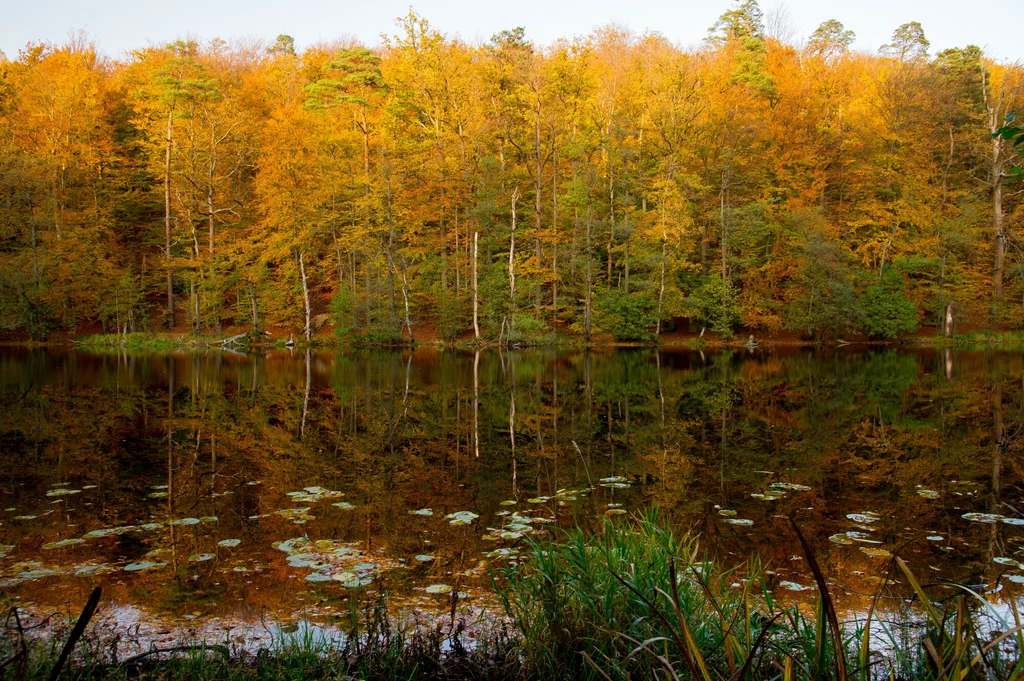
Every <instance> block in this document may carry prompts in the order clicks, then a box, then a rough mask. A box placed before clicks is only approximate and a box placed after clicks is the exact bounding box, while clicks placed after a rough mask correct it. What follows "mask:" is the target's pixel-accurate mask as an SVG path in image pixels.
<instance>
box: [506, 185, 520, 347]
mask: <svg viewBox="0 0 1024 681" xmlns="http://www.w3.org/2000/svg"><path fill="white" fill-rule="evenodd" d="M518 201H519V189H518V188H516V189H513V190H512V237H511V239H509V244H508V288H509V300H510V303H511V312H510V314H509V329H510V330H511V329H513V328H515V319H516V268H515V256H516V202H518Z"/></svg>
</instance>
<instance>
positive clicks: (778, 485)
mask: <svg viewBox="0 0 1024 681" xmlns="http://www.w3.org/2000/svg"><path fill="white" fill-rule="evenodd" d="M768 487H770V488H771V489H789V490H793V491H794V492H809V491H811V488H810V487H808V486H807V485H798V484H796V483H795V482H773V483H772V484H770V485H768Z"/></svg>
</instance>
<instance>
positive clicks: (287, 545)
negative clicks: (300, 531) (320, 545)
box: [271, 537, 309, 553]
mask: <svg viewBox="0 0 1024 681" xmlns="http://www.w3.org/2000/svg"><path fill="white" fill-rule="evenodd" d="M306 544H309V537H295V538H294V539H287V540H285V541H280V542H274V543H273V544H271V546H273V547H274V548H275V549H278V550H280V551H284V552H285V553H290V552H291V551H295V550H296V549H298V548H299V547H300V546H304V545H306Z"/></svg>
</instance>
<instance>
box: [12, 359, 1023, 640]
mask: <svg viewBox="0 0 1024 681" xmlns="http://www.w3.org/2000/svg"><path fill="white" fill-rule="evenodd" d="M1022 409H1024V356H1022V355H1020V354H1010V353H1005V354H1004V353H968V352H960V351H948V350H930V349H929V350H918V351H898V350H870V351H868V350H856V349H852V348H847V349H846V350H843V351H824V352H812V351H798V350H789V351H785V352H781V351H780V352H772V351H768V352H764V351H757V352H754V353H750V352H746V351H744V352H713V353H704V354H701V353H699V352H668V351H661V352H658V351H654V350H636V351H621V350H620V351H615V352H607V353H593V352H591V353H580V352H574V353H559V352H542V351H528V352H527V351H524V352H512V353H498V352H497V351H486V352H481V353H479V354H474V353H443V352H437V351H433V350H417V351H415V352H414V353H408V352H407V353H405V354H398V353H350V354H331V353H320V352H315V353H313V352H310V353H304V352H301V351H297V352H270V353H267V354H260V355H249V356H245V355H238V354H229V353H222V352H217V353H207V354H184V353H182V354H161V355H141V356H131V355H128V356H125V355H118V354H109V355H94V354H86V353H79V352H59V351H52V350H49V351H23V350H11V349H7V350H2V351H0V523H2V524H0V544H2V546H0V556H2V557H0V592H2V593H3V594H5V595H6V596H7V597H8V598H11V599H15V600H16V601H17V602H19V603H22V604H27V603H30V604H35V605H37V606H39V607H54V606H60V605H61V604H73V606H74V607H75V608H77V607H80V604H81V603H84V601H85V600H86V598H87V596H88V592H89V591H90V590H91V589H92V588H93V587H94V586H96V585H97V584H100V585H103V587H104V589H105V594H106V597H107V599H108V600H109V601H111V602H114V603H118V604H122V605H124V606H131V607H132V608H134V609H135V610H136V611H139V612H143V613H146V614H148V615H151V616H153V617H154V618H156V617H159V618H170V619H173V618H183V617H187V618H189V619H192V618H198V619H200V620H202V619H203V618H225V617H227V618H258V617H264V616H267V615H269V616H271V617H274V618H278V619H288V618H291V617H295V616H296V615H297V614H298V613H306V614H310V613H312V614H319V615H322V616H324V617H327V618H329V617H330V616H331V615H332V613H340V612H343V611H344V610H345V609H346V608H347V607H348V604H349V603H350V599H352V598H353V597H354V596H356V597H359V598H365V597H367V596H370V595H372V594H374V593H375V592H377V591H378V590H381V589H384V588H386V589H389V590H391V591H392V593H394V594H396V595H397V597H398V598H404V599H406V602H408V603H413V604H416V603H419V604H421V606H422V607H424V608H429V607H439V608H443V607H444V606H445V604H446V603H447V600H446V599H447V598H448V596H446V595H444V593H440V594H435V593H431V592H435V591H441V592H445V591H447V587H451V588H452V589H454V590H455V591H458V592H462V593H463V594H464V595H465V599H464V600H465V602H469V603H472V602H473V601H474V600H476V601H478V602H481V603H482V602H485V601H487V599H488V593H489V585H490V577H489V567H491V566H495V565H500V564H503V563H504V562H506V561H509V560H511V561H515V560H516V559H517V555H518V552H519V551H520V550H522V547H523V543H524V540H523V537H524V536H525V535H526V534H527V533H530V532H534V533H542V532H551V531H557V530H556V529H555V528H556V527H557V526H562V527H569V526H572V525H573V524H582V525H586V526H594V525H595V524H596V523H598V522H601V521H603V520H604V519H605V518H606V517H612V518H617V519H619V520H621V519H624V518H626V517H628V513H631V512H633V511H635V510H638V509H644V508H650V507H657V508H658V509H660V511H661V512H662V514H663V515H664V516H666V517H667V518H669V519H670V522H671V523H673V525H675V526H676V527H678V528H680V529H687V528H690V529H692V530H693V531H695V532H699V533H700V535H701V537H702V539H701V541H702V545H703V547H704V549H705V550H706V551H707V552H708V553H709V554H711V555H713V556H715V557H718V558H720V559H721V560H723V561H725V562H727V563H739V562H741V561H743V560H746V559H748V558H750V557H752V556H759V557H760V558H761V560H762V561H764V562H766V563H768V565H769V568H770V569H771V570H772V575H773V577H772V578H773V580H774V582H773V585H772V586H773V588H775V589H776V591H777V592H778V593H780V594H783V595H796V593H795V592H792V591H787V587H788V588H793V586H794V585H790V584H788V583H789V582H793V583H795V584H810V583H811V580H810V578H809V577H808V575H807V569H806V565H805V561H804V560H802V559H801V558H799V555H800V550H799V545H798V543H797V541H796V539H795V536H794V534H793V532H792V530H791V529H790V526H789V520H788V518H789V517H791V516H792V517H794V518H796V519H797V522H798V523H799V524H800V525H801V527H802V529H803V531H804V533H805V534H806V535H807V536H808V539H809V540H810V541H811V543H812V545H813V546H814V548H815V550H816V551H817V553H818V557H819V561H820V562H821V563H822V565H823V567H824V568H825V570H826V572H827V573H828V575H829V576H830V578H832V579H833V580H834V581H835V583H836V589H837V592H838V593H839V600H840V603H841V604H844V605H845V606H846V607H851V608H852V607H859V605H860V604H862V603H863V599H864V598H866V596H865V594H870V593H871V592H873V591H875V590H876V589H877V588H878V585H879V584H880V583H882V580H884V579H885V577H886V570H887V567H888V566H889V560H888V555H889V554H898V555H900V556H902V557H904V558H905V559H906V560H907V561H908V562H909V563H910V564H911V565H912V566H913V567H914V568H915V570H916V571H917V572H919V574H921V575H923V576H924V577H923V579H924V580H925V581H928V580H932V581H935V580H940V579H951V580H958V581H962V582H966V583H971V584H986V585H988V588H990V589H991V588H996V587H998V585H1000V584H1002V585H1005V586H1008V587H1010V588H1011V589H1013V588H1015V586H1016V585H1017V584H1019V582H1020V581H1024V569H1022V568H1021V566H1020V565H1019V564H1017V562H1016V561H1024V527H1021V525H1020V524H1019V523H1022V522H1024V521H1020V520H1018V519H1019V518H1021V515H1022V513H1021V512H1024V486H1022V480H1024V465H1022V464H1024V458H1022V456H1021V453H1022V449H1024V445H1022V443H1024V439H1022V438H1021V432H1022V426H1024V412H1022ZM965 514H967V518H965V517H964V515H965ZM972 514H994V515H992V516H988V515H972ZM979 521H980V522H979ZM985 521H992V522H985ZM848 533H850V534H848ZM890 576H891V577H893V578H894V579H895V581H896V582H899V577H898V576H896V575H890ZM784 582H785V583H787V584H783V583H784ZM438 585H444V586H438ZM894 588H899V587H898V585H897V586H895V587H894ZM69 607H70V606H69Z"/></svg>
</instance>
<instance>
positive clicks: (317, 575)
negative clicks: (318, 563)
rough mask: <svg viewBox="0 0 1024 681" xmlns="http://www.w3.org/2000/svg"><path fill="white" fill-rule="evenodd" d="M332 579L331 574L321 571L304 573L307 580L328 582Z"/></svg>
mask: <svg viewBox="0 0 1024 681" xmlns="http://www.w3.org/2000/svg"><path fill="white" fill-rule="evenodd" d="M333 579H334V578H333V577H332V576H331V575H325V574H324V573H322V572H311V573H309V574H308V575H306V581H307V582H330V581H333Z"/></svg>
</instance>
